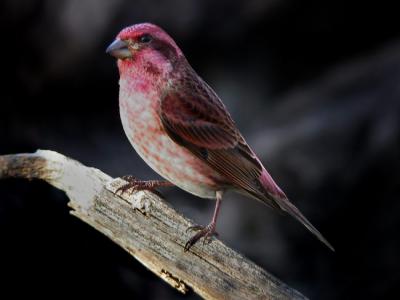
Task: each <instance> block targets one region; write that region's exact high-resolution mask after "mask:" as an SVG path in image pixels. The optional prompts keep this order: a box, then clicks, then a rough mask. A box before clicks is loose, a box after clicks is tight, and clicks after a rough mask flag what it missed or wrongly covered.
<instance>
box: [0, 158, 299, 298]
mask: <svg viewBox="0 0 400 300" xmlns="http://www.w3.org/2000/svg"><path fill="white" fill-rule="evenodd" d="M8 177H18V178H27V179H33V178H37V179H42V180H45V181H47V182H48V183H49V184H51V185H53V186H55V187H57V188H58V189H60V190H63V191H65V192H66V194H67V196H68V197H69V199H70V202H69V203H68V205H69V206H70V207H71V208H72V211H71V213H72V214H73V215H74V216H76V217H78V218H79V219H81V220H82V221H84V222H86V223H88V224H89V225H91V226H93V227H94V228H95V229H96V230H98V231H100V232H102V233H103V234H105V235H106V236H108V237H109V238H110V239H111V240H112V241H114V242H115V243H117V244H118V245H120V246H121V247H122V248H123V249H125V250H126V251H128V252H129V253H130V254H131V255H132V256H133V257H135V258H136V259H137V260H139V261H140V262H141V263H142V264H143V265H145V266H146V267H147V268H148V269H150V270H151V271H152V272H153V273H154V274H156V275H157V276H159V277H160V278H162V279H163V280H165V281H166V282H167V283H169V284H170V285H171V286H173V287H174V288H176V289H177V290H179V291H180V292H182V293H186V292H187V291H188V289H189V288H192V289H193V290H194V291H195V292H196V293H197V294H199V295H200V296H202V297H204V298H206V299H306V298H305V297H304V296H303V295H301V294H300V293H299V292H297V291H296V290H294V289H292V288H290V287H288V286H287V285H285V284H284V283H282V282H281V281H279V280H278V279H276V278H275V277H273V276H272V275H270V274H269V273H267V272H266V271H264V270H263V269H262V268H260V267H259V266H257V265H255V264H254V263H253V262H251V261H249V260H248V259H246V258H244V257H243V256H242V255H240V254H238V253H237V252H235V251H233V250H232V249H230V248H228V247H227V246H225V245H224V244H223V243H222V242H220V241H219V240H216V239H213V241H212V242H211V243H210V244H207V245H203V244H202V243H198V244H197V245H195V246H193V247H192V248H191V250H190V251H189V252H187V253H184V252H183V247H184V245H185V242H186V241H187V240H188V239H189V238H190V235H189V234H188V233H186V229H187V228H188V227H189V226H191V225H193V224H192V223H191V222H190V221H189V220H188V219H186V218H185V217H183V216H182V215H181V214H179V213H178V212H176V211H175V210H174V209H173V208H172V207H170V205H169V204H167V203H166V202H165V201H164V200H162V199H161V198H160V197H159V196H157V195H155V194H153V193H150V192H147V191H140V192H135V193H133V194H132V195H131V196H126V195H124V196H119V195H115V194H114V192H115V190H116V189H117V188H118V187H119V186H120V185H121V184H122V183H123V182H122V180H121V179H116V180H113V179H112V178H111V177H110V176H108V175H107V174H104V173H103V172H101V171H100V170H98V169H95V168H89V167H86V166H84V165H82V164H81V163H79V162H77V161H75V160H72V159H70V158H67V157H65V156H63V155H61V154H59V153H57V152H53V151H46V150H38V151H37V152H36V153H32V154H15V155H3V156H0V179H3V178H8Z"/></svg>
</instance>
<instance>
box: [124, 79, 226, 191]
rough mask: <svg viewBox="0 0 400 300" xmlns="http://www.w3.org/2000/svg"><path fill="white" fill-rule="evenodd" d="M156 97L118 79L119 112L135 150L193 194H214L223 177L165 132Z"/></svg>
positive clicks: (147, 161) (153, 166) (157, 170)
mask: <svg viewBox="0 0 400 300" xmlns="http://www.w3.org/2000/svg"><path fill="white" fill-rule="evenodd" d="M159 103H160V100H159V97H158V96H157V94H156V93H151V92H146V93H143V92H141V91H138V90H137V89H134V88H132V86H131V85H130V84H128V83H127V82H124V81H123V80H121V81H120V101H119V105H120V116H121V120H122V125H123V128H124V131H125V133H126V135H127V137H128V139H129V141H130V142H131V144H132V146H133V147H134V149H135V150H136V152H137V153H138V154H139V155H140V156H141V158H142V159H143V160H144V161H145V162H146V163H147V164H148V165H149V166H150V167H151V168H152V169H153V170H155V171H156V172H157V173H159V174H160V175H161V176H162V177H164V178H165V179H167V180H169V181H170V182H172V183H174V184H175V185H177V186H179V187H180V188H182V189H183V190H186V191H188V192H190V193H192V194H195V195H197V196H200V197H203V198H215V191H217V190H219V189H221V188H222V185H223V184H222V183H223V182H224V179H223V178H222V177H221V176H220V175H219V174H218V173H217V172H216V171H214V170H213V169H212V168H211V167H209V166H208V165H207V164H206V163H205V162H203V161H202V160H200V159H199V158H197V157H196V156H194V155H193V154H192V153H191V152H190V151H189V150H187V149H186V148H184V147H182V146H180V145H178V144H177V143H175V142H174V141H173V140H172V139H171V138H170V137H169V135H168V134H167V133H166V132H165V130H164V127H163V125H162V123H161V119H160V117H159V113H158V110H159Z"/></svg>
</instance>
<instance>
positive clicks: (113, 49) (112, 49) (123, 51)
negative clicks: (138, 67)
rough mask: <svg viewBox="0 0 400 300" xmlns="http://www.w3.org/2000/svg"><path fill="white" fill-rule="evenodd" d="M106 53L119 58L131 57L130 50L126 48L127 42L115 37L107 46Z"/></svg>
mask: <svg viewBox="0 0 400 300" xmlns="http://www.w3.org/2000/svg"><path fill="white" fill-rule="evenodd" d="M106 53H108V54H110V55H112V56H114V57H116V58H119V59H125V58H130V57H132V53H131V51H130V50H129V49H128V43H126V42H125V41H122V40H120V39H116V40H115V41H114V42H112V43H111V44H110V46H108V47H107V49H106Z"/></svg>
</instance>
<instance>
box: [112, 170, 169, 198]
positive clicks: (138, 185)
mask: <svg viewBox="0 0 400 300" xmlns="http://www.w3.org/2000/svg"><path fill="white" fill-rule="evenodd" d="M121 178H122V179H123V180H125V181H127V182H128V183H126V184H124V185H122V186H120V187H119V188H118V189H117V190H116V191H115V193H116V194H118V192H120V193H121V195H122V194H123V193H125V192H126V191H129V190H131V192H130V193H131V194H132V192H133V191H142V190H148V191H152V192H154V190H155V189H156V188H158V187H162V186H173V185H174V184H173V183H171V182H169V181H166V180H138V179H136V178H135V177H133V176H131V175H126V176H122V177H121Z"/></svg>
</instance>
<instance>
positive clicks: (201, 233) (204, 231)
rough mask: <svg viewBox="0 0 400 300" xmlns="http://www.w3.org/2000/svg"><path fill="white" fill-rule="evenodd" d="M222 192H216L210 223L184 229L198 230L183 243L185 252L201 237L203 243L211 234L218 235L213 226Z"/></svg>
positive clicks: (214, 225) (207, 240) (215, 223)
mask: <svg viewBox="0 0 400 300" xmlns="http://www.w3.org/2000/svg"><path fill="white" fill-rule="evenodd" d="M222 194H223V192H222V191H217V192H216V198H217V202H216V203H215V209H214V214H213V217H212V220H211V222H210V224H208V225H207V226H205V227H204V226H200V225H196V226H191V227H189V228H188V229H187V230H186V231H189V230H196V231H198V232H197V233H196V234H195V235H194V236H193V237H192V238H191V239H190V240H188V241H187V243H186V244H185V248H184V251H185V252H186V251H189V249H190V248H191V247H192V246H193V245H194V244H196V243H197V242H198V241H199V240H200V239H201V238H204V240H203V243H205V242H207V243H209V242H210V240H211V237H212V236H214V235H216V236H218V233H217V232H216V231H215V228H216V227H217V218H218V213H219V209H220V207H221V201H222Z"/></svg>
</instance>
